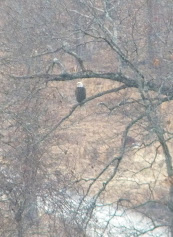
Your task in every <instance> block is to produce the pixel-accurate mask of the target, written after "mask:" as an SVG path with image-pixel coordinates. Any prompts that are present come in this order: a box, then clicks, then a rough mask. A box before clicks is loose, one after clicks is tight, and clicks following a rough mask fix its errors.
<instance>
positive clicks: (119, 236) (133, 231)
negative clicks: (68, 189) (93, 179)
mask: <svg viewBox="0 0 173 237" xmlns="http://www.w3.org/2000/svg"><path fill="white" fill-rule="evenodd" d="M72 197H73V198H72ZM81 198H82V197H79V196H70V195H69V196H68V198H67V197H66V198H65V196H64V198H63V199H64V201H63V200H62V199H61V200H57V198H55V199H54V198H52V199H51V200H50V201H48V200H47V201H46V202H44V203H42V202H41V201H39V206H40V207H41V209H42V210H43V209H44V211H45V212H47V213H49V214H56V215H57V216H61V217H62V216H63V217H64V219H65V220H67V222H69V223H72V221H73V219H74V217H76V216H77V217H78V224H79V225H80V226H82V224H83V223H84V222H85V221H86V219H85V217H86V218H88V216H89V214H90V210H91V211H92V204H93V203H92V201H91V200H90V201H86V202H85V203H84V202H83V203H82V204H81V206H80V208H79V209H78V207H79V203H80V201H81ZM64 204H65V205H64ZM59 210H61V213H59ZM76 213H80V214H79V215H78V214H76ZM86 213H87V214H86ZM87 235H88V236H89V237H138V236H141V237H169V236H170V235H169V233H168V228H166V227H165V226H163V225H161V224H159V223H156V222H153V221H152V219H150V218H147V217H146V216H143V215H142V214H140V213H138V212H135V211H134V210H126V211H125V210H124V209H123V208H121V209H120V208H117V207H113V206H112V205H101V204H97V205H96V206H95V208H94V211H93V212H92V215H91V217H89V222H88V225H87Z"/></svg>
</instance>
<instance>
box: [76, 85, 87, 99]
mask: <svg viewBox="0 0 173 237" xmlns="http://www.w3.org/2000/svg"><path fill="white" fill-rule="evenodd" d="M75 95H76V100H77V102H78V103H81V102H82V101H83V100H85V99H86V89H85V87H84V85H83V83H82V82H78V83H77V87H76V90H75Z"/></svg>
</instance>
